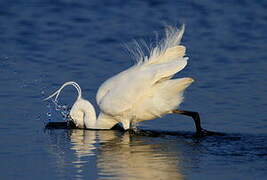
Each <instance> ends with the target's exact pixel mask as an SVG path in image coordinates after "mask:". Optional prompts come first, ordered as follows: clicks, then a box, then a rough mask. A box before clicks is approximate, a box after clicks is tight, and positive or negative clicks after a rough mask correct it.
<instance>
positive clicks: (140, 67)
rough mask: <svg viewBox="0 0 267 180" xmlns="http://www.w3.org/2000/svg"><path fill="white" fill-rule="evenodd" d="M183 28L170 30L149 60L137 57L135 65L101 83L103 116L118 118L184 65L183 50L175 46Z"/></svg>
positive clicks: (100, 96) (100, 94)
mask: <svg viewBox="0 0 267 180" xmlns="http://www.w3.org/2000/svg"><path fill="white" fill-rule="evenodd" d="M183 32H184V27H182V30H181V31H179V30H177V29H171V28H169V30H168V31H167V33H166V39H165V40H164V41H162V43H161V44H159V45H158V46H157V47H155V48H154V49H153V50H151V53H150V58H147V57H140V59H139V61H138V63H137V64H136V65H135V66H133V67H131V68H129V69H127V70H125V71H123V72H121V73H119V74H117V75H116V76H114V77H112V78H110V79H108V80H107V81H106V82H104V83H103V84H102V85H101V86H100V88H99V90H98V93H97V97H96V99H97V103H98V105H99V107H100V109H101V111H102V112H104V113H106V114H109V115H113V116H116V115H121V114H122V113H123V112H126V111H128V110H131V111H133V107H134V106H135V105H136V104H137V103H138V102H139V101H141V100H142V98H147V96H149V94H151V92H153V88H154V87H155V85H156V84H157V83H159V82H163V81H166V80H168V79H170V78H171V77H172V76H173V75H174V74H176V73H177V72H179V71H180V70H182V69H183V68H184V67H185V66H186V64H187V59H188V58H187V57H183V56H184V55H185V47H184V46H178V44H179V43H180V40H181V37H182V34H183Z"/></svg>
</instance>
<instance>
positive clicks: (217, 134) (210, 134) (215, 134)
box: [195, 129, 225, 137]
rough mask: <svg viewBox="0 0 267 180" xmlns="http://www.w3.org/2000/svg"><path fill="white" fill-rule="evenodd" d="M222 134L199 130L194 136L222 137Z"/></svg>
mask: <svg viewBox="0 0 267 180" xmlns="http://www.w3.org/2000/svg"><path fill="white" fill-rule="evenodd" d="M224 135H225V134H224V133H219V132H214V131H208V130H205V129H201V130H200V131H197V132H196V134H195V136H196V137H205V136H224Z"/></svg>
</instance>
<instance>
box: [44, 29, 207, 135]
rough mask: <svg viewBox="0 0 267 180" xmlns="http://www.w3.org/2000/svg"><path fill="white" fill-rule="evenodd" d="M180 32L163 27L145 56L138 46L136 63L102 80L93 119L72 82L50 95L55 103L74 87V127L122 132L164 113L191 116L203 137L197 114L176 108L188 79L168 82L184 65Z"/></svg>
mask: <svg viewBox="0 0 267 180" xmlns="http://www.w3.org/2000/svg"><path fill="white" fill-rule="evenodd" d="M183 33H184V25H183V26H182V27H181V29H177V28H175V27H168V28H166V37H165V38H164V39H163V40H162V41H161V42H159V43H158V44H157V46H156V47H154V48H153V49H151V50H150V53H149V56H145V55H144V53H143V51H142V50H141V48H140V46H138V48H137V52H136V53H135V56H136V58H137V59H136V60H137V63H136V64H135V65H133V66H132V67H130V68H128V69H126V70H124V71H122V72H120V73H118V74H117V75H115V76H113V77H111V78H109V79H108V80H106V81H105V82H104V83H103V84H102V85H101V86H100V88H99V89H98V92H97V95H96V101H97V104H98V106H99V108H100V111H101V112H100V114H99V116H98V117H97V116H96V112H95V109H94V107H93V105H92V104H91V103H90V102H89V101H88V100H85V99H84V98H83V97H82V91H81V88H80V86H79V85H78V84H77V83H76V82H66V83H65V84H63V85H62V86H61V88H60V89H59V90H57V91H56V92H55V93H53V94H52V95H50V96H49V97H47V98H46V100H47V99H50V98H52V97H54V96H56V97H55V100H57V98H58V96H59V94H60V92H61V90H62V89H63V88H64V87H65V86H68V85H72V86H74V87H75V88H76V89H77V91H78V97H77V99H76V101H75V103H74V104H73V106H72V108H71V110H70V117H71V119H72V120H73V122H74V123H75V125H76V127H78V128H87V129H111V128H112V127H113V126H114V125H116V124H117V123H121V124H122V126H123V128H124V129H125V130H128V129H131V127H132V125H134V124H136V123H138V122H141V121H145V120H151V119H155V118H158V117H162V116H163V115H165V114H171V113H176V114H182V115H187V116H191V117H192V118H193V119H194V121H195V127H196V132H197V134H203V133H204V134H205V133H207V132H209V131H206V130H203V129H202V128H201V124H200V118H199V114H198V113H197V112H192V111H183V110H179V109H177V108H178V107H179V105H180V104H181V103H182V101H183V92H184V90H185V89H186V88H187V87H188V86H189V85H190V84H191V83H192V82H193V81H194V80H193V79H192V78H190V77H186V78H178V79H172V77H173V76H174V75H175V74H176V73H177V72H179V71H181V70H182V69H183V68H184V67H185V66H186V65H187V60H188V57H185V51H186V48H185V46H182V45H179V44H180V41H181V38H182V36H183Z"/></svg>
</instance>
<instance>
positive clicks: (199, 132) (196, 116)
mask: <svg viewBox="0 0 267 180" xmlns="http://www.w3.org/2000/svg"><path fill="white" fill-rule="evenodd" d="M173 113H176V114H182V115H186V116H190V117H192V118H193V119H194V122H195V127H196V135H197V136H210V135H222V133H216V132H212V131H207V130H205V129H203V128H202V127H201V122H200V116H199V114H198V112H193V111H184V110H173Z"/></svg>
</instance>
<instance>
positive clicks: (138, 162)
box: [70, 129, 183, 179]
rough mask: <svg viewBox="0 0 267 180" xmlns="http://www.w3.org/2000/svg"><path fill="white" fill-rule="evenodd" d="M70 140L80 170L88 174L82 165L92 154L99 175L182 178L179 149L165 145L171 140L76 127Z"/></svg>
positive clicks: (113, 177) (119, 177) (110, 177)
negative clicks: (94, 157)
mask: <svg viewBox="0 0 267 180" xmlns="http://www.w3.org/2000/svg"><path fill="white" fill-rule="evenodd" d="M156 139H157V140H158V138H156ZM70 141H71V145H72V147H71V149H72V150H74V151H75V160H74V161H73V165H74V166H75V168H78V172H77V173H79V174H81V172H84V174H85V176H87V175H86V174H87V173H86V169H84V167H83V166H84V165H85V164H86V162H87V161H88V159H87V160H86V157H88V156H92V155H95V156H96V166H97V169H98V179H183V176H182V174H181V173H180V170H179V163H180V161H179V159H180V158H179V153H178V152H177V150H176V152H175V151H173V152H172V151H171V150H170V149H168V146H169V145H170V144H171V140H166V139H165V140H163V141H159V142H158V141H157V142H155V139H153V138H151V137H141V136H134V135H131V134H130V133H129V132H125V133H122V132H118V131H90V130H79V129H76V130H72V131H71V135H70ZM96 146H99V147H97V148H96ZM88 176H90V172H88Z"/></svg>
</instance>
